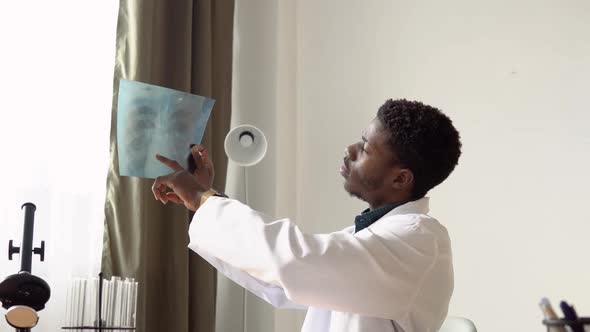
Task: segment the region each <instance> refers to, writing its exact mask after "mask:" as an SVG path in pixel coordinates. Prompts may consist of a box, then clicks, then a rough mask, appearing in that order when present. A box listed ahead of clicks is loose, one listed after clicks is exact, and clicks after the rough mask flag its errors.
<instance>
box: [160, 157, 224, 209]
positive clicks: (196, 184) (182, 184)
mask: <svg viewBox="0 0 590 332" xmlns="http://www.w3.org/2000/svg"><path fill="white" fill-rule="evenodd" d="M195 150H196V151H195ZM191 153H193V156H194V154H195V153H197V154H199V151H198V149H196V146H195V147H193V148H192V149H191ZM201 155H202V153H201ZM156 158H157V159H158V160H159V161H160V162H162V163H163V164H165V165H166V166H168V167H170V168H171V169H172V170H173V171H174V173H170V174H168V175H165V176H159V177H158V178H156V180H155V181H154V184H153V185H152V192H153V193H154V197H155V198H156V199H157V200H159V201H161V202H162V203H164V204H166V203H168V201H172V202H174V203H177V204H184V206H186V208H187V209H189V210H191V211H196V210H197V209H198V208H199V204H200V202H201V195H202V194H203V192H205V191H207V190H208V189H210V188H211V183H212V182H213V177H212V176H209V175H204V176H201V177H199V175H200V172H201V171H202V169H200V168H199V163H197V170H195V173H194V174H191V173H189V172H188V171H187V170H185V169H184V168H182V166H180V164H179V163H178V162H176V161H175V160H171V159H168V158H166V157H164V156H160V155H156ZM207 159H208V158H207ZM200 160H201V163H202V162H203V159H202V158H200ZM210 165H211V170H212V169H213V167H212V164H210ZM208 174H211V173H208ZM206 186H209V187H207V188H206ZM168 189H170V190H172V191H168Z"/></svg>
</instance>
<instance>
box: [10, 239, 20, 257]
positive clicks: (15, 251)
mask: <svg viewBox="0 0 590 332" xmlns="http://www.w3.org/2000/svg"><path fill="white" fill-rule="evenodd" d="M18 253H20V248H19V247H15V246H13V245H12V240H10V241H8V260H9V261H11V260H12V255H14V254H18Z"/></svg>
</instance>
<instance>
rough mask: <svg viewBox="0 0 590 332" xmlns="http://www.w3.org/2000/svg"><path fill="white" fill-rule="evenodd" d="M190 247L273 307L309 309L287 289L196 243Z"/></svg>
mask: <svg viewBox="0 0 590 332" xmlns="http://www.w3.org/2000/svg"><path fill="white" fill-rule="evenodd" d="M189 247H191V249H192V250H193V251H195V252H196V253H197V254H198V255H199V256H201V257H202V258H203V259H205V260H206V261H207V262H209V264H211V265H212V266H213V267H214V268H215V269H217V271H219V272H220V273H221V274H223V275H224V276H226V277H228V278H229V279H231V280H232V281H234V282H235V283H236V284H238V285H240V286H242V287H244V288H245V289H247V290H248V291H250V292H251V293H252V294H254V295H256V296H258V297H259V298H261V299H263V300H264V301H266V302H268V303H269V304H271V305H272V306H273V307H275V308H280V309H307V307H306V306H302V305H299V304H296V303H293V302H292V301H290V300H289V299H288V298H287V296H286V295H285V291H284V290H283V289H282V288H281V287H279V286H276V285H271V284H268V283H265V282H263V281H262V280H258V279H256V278H254V277H252V276H251V275H249V274H248V273H246V272H244V271H242V270H240V269H237V268H235V267H233V266H231V265H229V264H227V263H225V262H223V261H222V260H220V259H218V258H216V257H214V256H212V255H210V254H208V253H207V252H205V251H204V250H202V249H201V248H200V247H197V246H194V245H191V246H189Z"/></svg>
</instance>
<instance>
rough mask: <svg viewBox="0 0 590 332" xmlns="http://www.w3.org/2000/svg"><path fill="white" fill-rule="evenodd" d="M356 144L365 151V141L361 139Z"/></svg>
mask: <svg viewBox="0 0 590 332" xmlns="http://www.w3.org/2000/svg"><path fill="white" fill-rule="evenodd" d="M358 145H359V149H360V150H361V151H365V142H362V141H361V142H359V143H358Z"/></svg>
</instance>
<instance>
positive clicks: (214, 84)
mask: <svg viewBox="0 0 590 332" xmlns="http://www.w3.org/2000/svg"><path fill="white" fill-rule="evenodd" d="M233 12H234V1H233V0H217V1H216V0H195V1H186V0H185V1H157V0H122V1H120V7H119V17H118V24H117V53H116V65H115V74H114V92H113V106H112V119H111V143H110V144H111V146H110V161H111V162H110V167H109V174H108V179H107V195H106V203H105V233H104V249H103V259H102V269H103V272H104V273H105V274H106V275H107V276H110V275H117V276H122V277H133V278H135V279H136V280H137V281H138V282H139V287H140V288H139V295H138V309H137V328H138V329H137V331H140V332H143V331H145V332H151V331H154V332H155V331H191V332H193V331H199V332H207V331H211V332H213V331H214V329H215V290H216V273H215V271H214V269H213V268H212V267H211V266H209V265H208V264H207V263H206V262H205V261H203V260H202V259H201V258H200V257H198V256H196V255H195V254H194V253H192V252H189V250H188V249H187V244H188V223H189V220H190V219H189V217H190V216H189V215H188V213H187V211H186V209H185V208H184V207H181V206H174V205H171V204H168V205H162V204H161V203H159V202H157V201H155V200H154V198H153V196H152V193H151V185H152V182H153V180H149V179H140V178H133V177H121V176H119V175H118V158H117V141H116V127H117V126H116V119H117V104H116V102H117V92H118V88H119V80H120V79H129V80H136V81H141V82H145V83H150V84H156V85H160V86H165V87H168V88H172V89H177V90H181V91H186V92H191V93H195V94H199V95H203V96H208V97H212V98H214V99H215V100H216V102H215V107H214V108H213V111H212V113H211V116H210V119H209V123H208V126H207V129H206V131H205V135H204V137H203V142H202V144H204V145H205V146H207V148H208V149H209V151H210V155H211V157H212V159H213V161H214V163H215V169H216V178H215V182H214V187H215V188H217V189H219V190H224V187H225V176H226V174H225V173H226V169H227V158H226V156H225V153H224V151H223V139H224V137H225V134H226V133H227V131H228V130H229V125H230V116H231V72H232V68H231V67H232V38H233V36H232V34H233ZM187 149H188V147H187Z"/></svg>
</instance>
